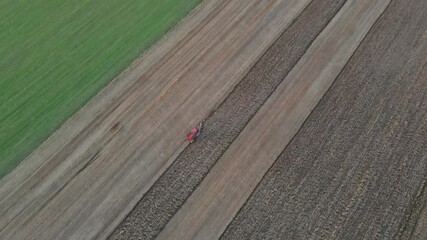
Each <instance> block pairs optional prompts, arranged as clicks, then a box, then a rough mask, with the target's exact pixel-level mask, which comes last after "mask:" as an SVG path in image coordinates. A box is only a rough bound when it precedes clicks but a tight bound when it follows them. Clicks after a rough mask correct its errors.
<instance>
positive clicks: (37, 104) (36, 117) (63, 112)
mask: <svg viewBox="0 0 427 240" xmlns="http://www.w3.org/2000/svg"><path fill="white" fill-rule="evenodd" d="M199 2H200V0H184V1H181V0H179V1H178V0H156V1H137V0H130V1H125V2H123V1H113V0H94V1H83V0H78V1H60V0H53V1H46V0H24V1H13V0H6V1H2V2H1V3H0V178H1V177H2V176H4V175H5V174H6V173H7V172H8V171H10V169H11V168H12V167H13V166H15V165H16V164H17V163H18V161H19V160H22V159H23V158H24V157H25V156H26V155H28V154H29V153H30V152H31V151H32V150H33V149H34V148H35V147H36V146H38V145H39V144H40V143H41V142H42V141H43V140H44V139H45V138H46V137H47V136H49V135H50V134H51V133H52V132H53V130H55V129H56V128H57V127H58V126H59V124H61V123H62V122H63V121H64V120H65V119H66V118H67V117H69V116H70V115H71V114H72V113H74V112H75V111H76V110H78V109H79V108H80V107H81V106H82V105H83V104H84V103H86V101H87V100H88V99H89V98H91V97H92V96H93V95H94V94H95V93H96V92H97V91H99V89H101V88H102V87H103V86H105V84H106V83H108V82H109V81H110V80H112V79H113V78H114V77H115V76H117V75H118V74H119V73H120V72H121V71H123V69H125V68H126V67H127V66H128V65H129V64H130V63H131V62H132V61H133V60H134V59H135V58H136V57H137V56H138V55H139V54H140V53H141V52H142V51H144V50H145V49H147V47H149V46H150V45H151V44H152V43H153V42H155V41H156V40H157V39H159V38H160V37H161V36H162V35H163V34H164V33H165V32H166V31H167V30H168V29H170V28H171V27H172V26H174V25H175V24H176V22H177V21H178V20H179V19H181V18H182V17H183V16H185V15H186V14H187V13H188V12H189V11H190V10H191V9H193V8H194V7H195V6H196V5H197V4H198V3H199Z"/></svg>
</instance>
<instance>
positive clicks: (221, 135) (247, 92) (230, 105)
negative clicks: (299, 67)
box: [110, 0, 345, 239]
mask: <svg viewBox="0 0 427 240" xmlns="http://www.w3.org/2000/svg"><path fill="white" fill-rule="evenodd" d="M344 2H345V1H344V0H340V1H336V0H321V1H313V2H312V3H311V4H310V5H309V6H308V7H307V8H306V9H305V10H304V12H303V13H302V14H301V15H300V16H299V17H298V18H297V19H296V20H295V21H294V23H293V24H292V25H291V26H290V27H289V28H288V29H287V30H286V31H285V32H284V33H283V35H282V36H281V37H280V38H279V39H278V40H277V42H276V43H275V44H274V45H273V46H272V47H271V48H270V49H269V50H268V51H267V52H266V54H265V55H264V56H263V57H262V58H261V59H260V60H259V62H258V63H257V64H256V65H255V66H254V68H253V69H252V70H251V71H250V72H249V73H248V75H247V76H246V77H245V78H244V79H243V80H242V81H241V82H240V83H239V85H238V86H237V87H236V88H235V89H234V91H233V92H232V93H231V94H230V95H229V96H228V98H227V99H226V100H225V101H224V102H223V104H222V105H221V106H220V107H219V108H218V109H217V110H216V111H215V112H214V113H212V115H211V116H210V117H209V118H208V119H206V121H205V123H204V127H203V130H202V134H201V135H200V137H199V139H198V140H197V141H196V142H195V143H193V144H192V145H190V146H189V147H188V148H186V149H185V150H184V152H183V153H182V154H181V155H180V156H179V157H178V159H177V160H176V161H175V162H174V164H173V165H172V166H171V167H170V168H169V169H168V170H167V171H166V173H165V174H164V175H163V176H162V177H161V178H160V179H159V180H158V181H157V183H156V184H155V185H154V186H153V187H152V188H151V189H150V191H149V192H148V193H147V194H146V195H145V196H144V197H143V199H142V200H141V201H140V202H139V203H138V205H137V206H136V207H135V209H134V210H133V211H132V212H131V213H130V214H129V216H128V217H127V218H126V219H125V221H124V222H123V223H122V224H121V225H120V226H119V227H118V229H117V230H116V231H115V232H114V233H113V234H112V235H111V236H110V238H111V239H151V238H154V237H155V236H156V235H157V234H158V233H159V232H160V231H161V229H162V228H163V227H164V226H165V225H166V223H167V222H168V221H169V220H170V219H171V217H172V216H173V215H174V214H175V213H176V212H177V210H178V209H179V208H180V207H181V206H182V204H183V203H184V202H185V200H186V199H187V198H188V197H189V195H190V194H191V193H192V192H193V191H194V189H195V188H196V187H197V185H198V184H199V183H200V182H201V181H202V180H203V178H204V176H206V174H207V173H208V172H209V169H210V168H211V167H212V166H213V165H214V164H215V162H216V161H217V160H218V159H219V157H220V156H221V155H222V153H224V151H225V150H226V149H227V148H228V146H229V145H230V144H231V142H232V141H233V140H234V139H235V138H236V137H237V135H238V134H239V132H240V131H241V130H242V129H243V128H244V127H245V125H246V123H247V122H248V121H249V120H250V119H251V118H252V116H253V115H254V114H255V113H256V112H257V110H258V109H259V108H260V107H261V106H262V105H263V103H264V102H265V101H266V99H267V98H268V96H269V95H270V94H271V93H272V92H273V91H274V89H275V88H276V87H277V85H278V84H279V83H280V82H281V80H282V79H283V78H284V77H285V76H286V75H287V73H288V72H289V71H290V70H291V69H292V67H293V66H294V65H295V64H296V62H297V61H298V60H299V59H300V57H301V56H302V55H303V54H304V53H305V51H306V49H307V48H308V47H309V46H310V44H311V43H312V42H313V40H314V39H315V38H316V37H317V35H318V34H319V33H320V32H321V31H322V29H323V28H324V27H325V26H326V24H327V23H328V22H329V21H330V20H331V19H332V17H333V16H334V15H335V14H336V12H338V10H339V9H340V8H341V6H342V5H343V4H344Z"/></svg>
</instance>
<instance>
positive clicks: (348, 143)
mask: <svg viewBox="0 0 427 240" xmlns="http://www.w3.org/2000/svg"><path fill="white" fill-rule="evenodd" d="M426 17H427V4H426V2H425V1H422V0H420V1H404V0H400V1H394V2H393V3H392V4H391V5H390V6H389V8H388V10H387V11H386V12H385V14H384V15H383V16H382V17H381V19H380V20H379V22H377V24H376V25H375V26H374V27H373V29H372V30H371V32H370V34H369V35H368V37H367V38H366V39H365V40H364V42H363V43H362V45H361V46H360V48H359V50H358V51H357V52H356V54H355V55H354V57H353V58H352V60H351V61H350V62H349V63H348V65H347V67H346V68H345V69H344V71H343V72H342V73H341V75H340V76H339V78H338V79H337V80H336V82H335V84H334V85H333V87H332V88H331V89H330V91H329V92H328V93H327V94H326V95H325V97H324V99H323V100H322V101H321V102H320V104H319V105H318V106H317V108H316V109H315V111H314V112H313V113H312V115H311V116H310V117H309V118H308V119H307V122H306V123H305V124H304V126H303V127H302V128H301V130H300V132H299V133H298V134H297V136H296V137H295V139H294V140H293V141H292V142H291V144H290V145H289V146H288V147H287V148H286V149H285V151H284V152H283V154H282V155H281V156H280V157H279V159H278V161H277V162H276V164H275V165H274V166H273V167H272V169H270V171H269V172H268V173H267V175H266V176H265V177H264V179H263V181H262V182H261V183H260V185H259V186H258V188H257V190H256V191H255V192H254V193H253V194H252V196H251V198H250V200H249V201H248V202H247V203H246V204H245V206H244V207H243V208H242V209H241V211H240V213H239V215H238V216H237V217H236V218H235V219H234V221H233V222H232V224H231V225H230V226H229V228H228V229H227V231H226V232H225V234H224V236H223V239H247V238H248V237H251V239H278V238H283V237H284V238H286V239H307V238H309V239H362V238H363V239H396V238H398V236H399V234H400V231H402V230H404V229H405V228H406V229H408V230H409V231H408V232H409V234H407V235H406V236H407V237H409V236H410V235H411V232H412V231H411V229H413V228H414V227H413V226H410V224H409V225H408V224H406V222H407V220H408V219H407V218H408V216H410V215H411V212H413V213H414V214H415V216H414V217H413V218H414V219H416V220H415V221H413V224H417V222H418V223H419V225H418V230H417V231H418V232H416V233H414V234H412V237H413V239H425V238H423V237H422V236H425V234H426V228H425V226H426V225H425V216H426V215H425V212H424V214H423V213H422V212H420V211H414V205H415V204H414V203H417V202H419V203H420V204H419V205H420V206H421V209H422V207H423V205H424V206H425V201H426V199H425V194H424V195H421V196H417V195H418V192H420V188H421V187H423V188H425V185H423V182H424V184H425V181H426V179H427V155H426V154H427V142H426V141H427V137H426V136H427V81H426V76H427V35H426V33H427V32H426V30H427V22H426V21H425V19H426ZM422 196H424V199H423V200H421V201H418V199H417V198H419V197H422ZM424 211H425V210H424ZM419 218H421V219H420V221H418V219H419ZM405 225H406V226H405ZM422 226H424V229H422V228H423V227H422ZM423 234H424V235H423ZM404 239H407V238H404Z"/></svg>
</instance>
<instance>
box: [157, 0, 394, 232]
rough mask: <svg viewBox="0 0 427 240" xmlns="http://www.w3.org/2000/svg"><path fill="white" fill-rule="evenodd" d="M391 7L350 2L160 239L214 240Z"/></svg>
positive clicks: (386, 2)
mask: <svg viewBox="0 0 427 240" xmlns="http://www.w3.org/2000/svg"><path fill="white" fill-rule="evenodd" d="M388 4H389V1H388V0H384V1H369V0H363V1H360V0H350V1H348V2H347V3H346V4H345V5H344V6H343V8H342V9H341V10H340V11H339V12H338V14H337V15H336V17H335V18H334V19H333V20H332V21H331V23H329V24H328V26H327V27H326V28H325V30H324V31H323V32H322V33H321V34H320V35H319V37H318V38H317V39H316V40H315V42H314V43H313V44H312V45H311V46H310V48H309V49H308V50H307V53H306V54H305V55H304V56H303V57H302V58H301V60H300V61H299V62H298V63H297V65H296V66H295V67H294V69H292V71H291V72H290V73H289V75H288V76H287V77H286V78H285V79H284V80H283V82H282V83H281V84H280V85H279V87H278V88H277V90H276V91H275V92H274V93H273V95H272V96H271V97H270V98H269V100H267V102H266V103H265V105H264V106H263V107H262V108H261V109H260V110H259V112H258V113H257V114H256V115H255V116H254V117H253V119H252V120H251V121H250V122H249V123H248V125H247V126H246V127H245V129H244V130H243V131H242V132H241V133H240V135H239V136H238V137H237V139H236V140H235V141H234V142H233V144H232V145H231V146H230V148H229V149H228V150H227V151H226V152H225V153H224V155H223V156H222V158H221V159H220V160H219V161H218V163H217V164H216V165H215V166H214V167H213V168H212V170H211V172H210V173H209V174H208V175H207V176H206V178H205V179H204V180H203V182H202V183H201V184H200V186H199V187H198V188H197V189H196V190H195V191H194V193H193V194H192V195H191V196H190V198H189V199H188V200H187V202H186V203H185V204H184V205H183V207H182V208H181V209H180V210H179V211H178V213H177V214H176V215H175V216H174V217H173V218H172V220H171V221H170V222H169V223H168V224H167V225H166V227H165V229H164V230H163V231H162V232H161V233H160V235H159V237H158V239H218V238H219V237H220V236H221V234H222V233H223V231H224V230H225V228H226V227H227V225H228V224H229V223H230V222H231V220H232V219H233V217H234V216H235V214H236V213H237V211H238V210H239V209H240V207H241V206H242V205H243V203H244V202H245V201H246V199H247V198H248V196H249V195H250V193H251V192H252V191H253V189H254V188H255V186H256V184H257V183H258V182H259V181H260V179H261V178H262V176H263V175H264V174H265V172H266V171H267V170H268V168H269V167H270V166H271V165H272V163H273V162H274V161H275V160H276V159H277V157H278V156H279V154H280V153H281V151H282V150H283V148H284V147H285V146H286V145H287V144H288V143H289V141H290V139H291V138H292V137H293V136H294V135H295V133H296V132H297V131H298V129H299V127H300V126H301V125H302V123H303V122H304V120H305V119H306V117H307V116H308V115H309V113H310V112H311V111H312V109H313V108H314V107H315V105H316V104H317V102H318V101H319V100H320V98H321V97H322V96H323V94H324V93H325V92H326V90H327V89H328V88H329V86H330V85H331V84H332V82H333V81H334V79H335V78H336V77H337V76H338V74H339V73H340V71H341V69H342V68H343V67H344V65H345V64H346V62H347V61H348V60H349V58H350V57H351V55H352V54H353V52H354V51H355V50H356V48H357V46H358V45H359V43H360V42H361V41H362V39H363V37H364V36H365V35H366V33H367V32H368V30H369V29H370V28H371V26H372V25H373V23H374V22H375V21H376V19H377V18H378V17H379V16H380V14H381V13H382V12H383V11H384V10H385V8H386V7H387V6H388Z"/></svg>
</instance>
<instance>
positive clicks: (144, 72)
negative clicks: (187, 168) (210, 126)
mask: <svg viewBox="0 0 427 240" xmlns="http://www.w3.org/2000/svg"><path fill="white" fill-rule="evenodd" d="M309 2H310V1H308V0H304V1H300V0H293V1H284V0H271V1H264V0H258V1H251V2H250V3H248V2H247V1H243V0H233V1H228V0H227V1H221V0H210V1H206V2H205V3H203V4H202V5H201V6H200V7H199V9H197V10H196V11H194V12H193V16H189V17H188V18H187V21H184V22H183V23H182V24H181V25H179V26H178V27H177V28H176V29H175V30H174V32H172V33H171V34H169V36H167V37H166V38H165V39H164V40H163V42H161V43H159V44H158V46H157V48H155V50H153V51H152V52H150V53H148V54H147V55H146V56H145V57H143V60H142V61H141V65H138V66H136V67H135V68H134V69H130V71H129V73H128V74H127V75H126V74H125V76H123V78H124V79H125V80H121V79H119V80H117V81H116V82H114V83H113V84H112V85H110V86H109V87H107V89H106V90H104V91H103V92H102V93H100V94H99V95H98V96H97V97H96V98H95V99H94V100H93V101H92V102H91V103H89V105H87V106H85V108H83V109H82V110H81V111H80V112H79V113H77V114H76V115H75V116H74V117H73V118H72V119H70V120H69V121H68V122H67V123H65V124H64V125H63V126H62V127H61V129H59V130H58V132H57V133H55V134H54V135H53V136H52V137H51V138H50V139H49V140H48V141H46V142H45V143H44V144H43V145H42V146H41V147H40V148H39V149H37V150H36V151H35V152H34V153H33V154H32V155H31V156H30V157H29V158H28V159H26V160H24V161H23V162H22V164H20V166H19V167H18V168H17V169H16V170H14V171H13V172H12V173H11V174H10V175H8V176H7V177H5V178H4V179H2V180H1V186H0V199H1V200H0V235H1V236H2V237H4V238H5V239H27V238H35V239H63V238H72V239H92V238H105V237H106V236H108V235H109V234H110V233H111V231H112V230H113V229H114V228H115V227H116V225H117V224H119V223H120V221H121V220H122V219H123V218H124V217H125V216H126V215H127V213H128V212H129V211H130V210H131V209H132V207H133V206H134V205H135V204H136V203H137V201H138V200H139V199H140V198H141V197H142V195H143V194H144V193H145V192H146V191H147V190H148V189H149V188H150V187H151V185H152V184H153V183H154V182H155V181H156V180H157V178H158V177H159V176H160V175H161V174H162V172H163V171H164V170H165V169H166V168H167V167H168V166H169V165H170V163H171V162H173V160H174V159H175V158H176V156H177V154H178V153H179V152H180V151H181V150H182V149H183V148H184V147H185V146H186V144H187V143H186V142H185V141H184V138H183V136H184V135H185V133H186V132H187V131H188V130H189V129H191V127H193V126H195V125H197V123H198V122H200V121H202V120H203V119H204V118H206V117H207V116H208V115H209V114H210V113H211V112H212V111H213V110H214V109H216V108H217V106H218V105H219V104H220V103H221V102H222V100H223V99H224V98H225V97H226V96H227V95H228V93H229V92H230V91H231V90H232V89H233V87H234V86H235V85H236V84H237V83H238V82H239V81H240V80H241V79H242V78H243V76H244V75H246V73H247V72H248V71H249V69H250V68H251V67H252V66H253V65H254V64H255V62H256V61H257V60H258V58H259V57H260V56H261V55H262V54H263V53H264V52H265V50H266V49H267V48H268V47H269V46H271V44H272V43H273V42H274V41H275V40H276V39H277V38H278V37H279V35H280V34H281V33H282V32H283V31H284V30H285V29H286V28H287V27H288V26H289V25H290V24H291V22H292V21H293V20H294V19H295V18H296V17H297V16H298V15H299V14H300V13H301V12H302V10H303V9H304V8H305V7H306V6H307V4H308V3H309ZM147 62H149V63H147Z"/></svg>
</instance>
